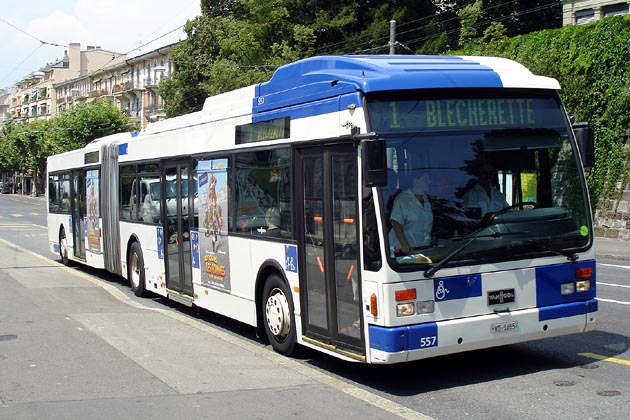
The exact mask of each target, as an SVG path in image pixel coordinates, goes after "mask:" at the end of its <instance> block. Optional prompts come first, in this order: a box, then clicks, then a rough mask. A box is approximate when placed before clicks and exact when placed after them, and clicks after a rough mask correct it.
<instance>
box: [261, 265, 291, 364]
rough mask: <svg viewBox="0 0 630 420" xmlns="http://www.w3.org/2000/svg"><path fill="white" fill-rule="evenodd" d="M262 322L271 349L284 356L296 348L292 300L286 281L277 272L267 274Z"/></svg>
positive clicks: (289, 354)
mask: <svg viewBox="0 0 630 420" xmlns="http://www.w3.org/2000/svg"><path fill="white" fill-rule="evenodd" d="M262 306H263V307H262V311H263V323H264V327H265V333H266V334H267V338H268V339H269V342H270V343H271V347H273V349H274V350H275V351H276V352H278V353H280V354H283V355H285V356H291V355H293V354H295V353H296V350H297V333H296V329H295V317H294V316H293V312H294V309H293V300H292V299H291V294H290V293H289V287H288V286H287V284H286V282H285V281H284V280H283V279H282V278H281V277H280V276H278V275H277V274H272V275H271V276H269V278H268V279H267V281H266V282H265V287H264V288H263V299H262Z"/></svg>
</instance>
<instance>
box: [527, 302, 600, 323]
mask: <svg viewBox="0 0 630 420" xmlns="http://www.w3.org/2000/svg"><path fill="white" fill-rule="evenodd" d="M597 309H598V304H597V300H596V299H590V300H588V301H586V302H572V303H564V304H561V305H554V306H547V307H544V308H540V309H539V310H538V321H549V320H551V319H560V318H569V317H572V316H576V315H586V314H588V313H592V312H597Z"/></svg>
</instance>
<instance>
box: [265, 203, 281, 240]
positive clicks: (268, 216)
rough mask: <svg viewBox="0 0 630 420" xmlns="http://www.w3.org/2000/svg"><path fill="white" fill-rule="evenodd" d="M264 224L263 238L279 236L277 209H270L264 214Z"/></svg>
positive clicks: (278, 213)
mask: <svg viewBox="0 0 630 420" xmlns="http://www.w3.org/2000/svg"><path fill="white" fill-rule="evenodd" d="M265 223H266V224H267V229H266V231H265V236H274V237H279V236H280V226H279V225H280V210H278V208H277V207H270V208H269V209H268V210H267V213H265Z"/></svg>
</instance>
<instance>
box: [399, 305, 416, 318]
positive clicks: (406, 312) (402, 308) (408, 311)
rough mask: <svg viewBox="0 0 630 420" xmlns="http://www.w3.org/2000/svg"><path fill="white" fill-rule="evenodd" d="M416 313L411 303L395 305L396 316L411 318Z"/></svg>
mask: <svg viewBox="0 0 630 420" xmlns="http://www.w3.org/2000/svg"><path fill="white" fill-rule="evenodd" d="M415 313H416V308H415V306H414V304H413V302H407V303H399V304H398V305H396V315H398V316H411V315H413V314H415Z"/></svg>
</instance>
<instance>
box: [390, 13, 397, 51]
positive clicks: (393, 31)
mask: <svg viewBox="0 0 630 420" xmlns="http://www.w3.org/2000/svg"><path fill="white" fill-rule="evenodd" d="M394 54H396V21H395V20H393V19H392V20H390V21H389V55H394Z"/></svg>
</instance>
